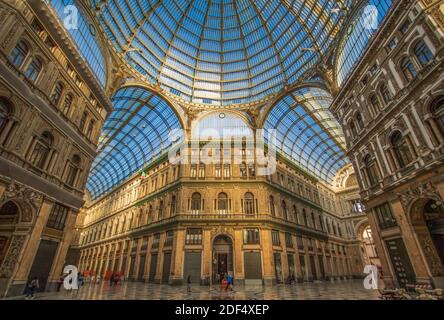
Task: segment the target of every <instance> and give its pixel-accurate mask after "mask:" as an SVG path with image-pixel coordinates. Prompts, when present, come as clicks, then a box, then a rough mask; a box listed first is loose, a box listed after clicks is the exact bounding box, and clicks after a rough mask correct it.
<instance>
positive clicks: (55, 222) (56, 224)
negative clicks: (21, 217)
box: [46, 203, 69, 230]
mask: <svg viewBox="0 0 444 320" xmlns="http://www.w3.org/2000/svg"><path fill="white" fill-rule="evenodd" d="M68 212H69V209H68V208H67V207H65V206H62V205H60V204H58V203H55V204H54V205H53V207H52V209H51V213H50V214H49V218H48V222H47V223H46V226H47V227H48V228H52V229H57V230H63V229H65V222H66V218H67V216H68Z"/></svg>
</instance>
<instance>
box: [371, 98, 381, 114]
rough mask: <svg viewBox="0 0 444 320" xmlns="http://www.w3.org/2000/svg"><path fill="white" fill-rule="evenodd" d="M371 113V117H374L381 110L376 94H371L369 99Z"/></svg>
mask: <svg viewBox="0 0 444 320" xmlns="http://www.w3.org/2000/svg"><path fill="white" fill-rule="evenodd" d="M369 101H370V107H371V111H372V113H373V116H376V115H377V114H378V112H379V111H380V110H381V104H380V103H379V99H378V97H377V96H376V94H372V95H371V96H370V98H369Z"/></svg>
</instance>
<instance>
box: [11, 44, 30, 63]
mask: <svg viewBox="0 0 444 320" xmlns="http://www.w3.org/2000/svg"><path fill="white" fill-rule="evenodd" d="M28 53H29V47H28V45H27V44H26V43H25V42H24V41H23V40H20V41H19V42H18V43H17V45H16V46H15V47H14V49H12V51H11V54H10V55H9V61H11V63H12V64H13V65H14V66H16V67H17V68H20V67H21V66H22V64H23V62H24V61H25V58H26V56H27V55H28Z"/></svg>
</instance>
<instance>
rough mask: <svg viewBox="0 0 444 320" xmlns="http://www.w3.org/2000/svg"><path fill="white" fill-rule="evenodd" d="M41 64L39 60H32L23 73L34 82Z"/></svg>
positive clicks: (40, 69)
mask: <svg viewBox="0 0 444 320" xmlns="http://www.w3.org/2000/svg"><path fill="white" fill-rule="evenodd" d="M42 67H43V64H42V62H41V61H40V59H39V58H33V59H32V61H31V63H30V64H29V66H28V69H26V71H25V76H26V78H28V79H29V80H31V81H34V82H35V81H36V80H37V78H38V76H39V74H40V72H41V71H42Z"/></svg>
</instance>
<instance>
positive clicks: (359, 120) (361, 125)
mask: <svg viewBox="0 0 444 320" xmlns="http://www.w3.org/2000/svg"><path fill="white" fill-rule="evenodd" d="M356 122H357V123H358V126H359V129H360V130H362V129H364V121H363V120H362V116H361V113H360V112H358V113H357V114H356Z"/></svg>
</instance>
